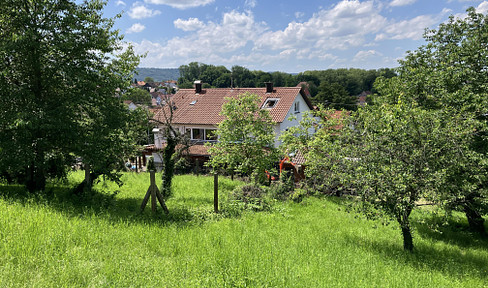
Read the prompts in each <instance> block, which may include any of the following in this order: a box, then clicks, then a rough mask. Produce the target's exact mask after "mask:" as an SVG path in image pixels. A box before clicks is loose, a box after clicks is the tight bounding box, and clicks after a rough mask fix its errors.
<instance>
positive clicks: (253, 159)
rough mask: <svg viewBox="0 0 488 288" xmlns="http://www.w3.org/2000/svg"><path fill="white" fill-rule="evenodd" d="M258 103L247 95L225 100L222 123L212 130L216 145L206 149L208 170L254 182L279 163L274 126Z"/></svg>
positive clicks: (267, 112)
mask: <svg viewBox="0 0 488 288" xmlns="http://www.w3.org/2000/svg"><path fill="white" fill-rule="evenodd" d="M259 103H260V98H259V96H257V95H255V94H250V93H248V92H246V93H244V94H241V95H239V96H238V97H237V98H229V99H227V102H226V103H225V104H224V105H223V106H222V112H221V114H222V115H223V116H225V119H224V120H223V121H222V122H221V123H220V124H219V126H218V129H217V130H216V135H217V136H218V139H219V141H218V142H215V143H212V144H211V145H209V146H210V148H209V153H210V155H211V157H210V160H209V162H208V165H209V166H210V167H212V168H213V169H215V170H218V169H224V170H227V171H230V172H231V173H233V172H238V173H242V174H244V175H249V176H252V177H253V179H254V180H255V181H256V182H257V181H259V180H260V178H261V176H264V171H265V170H267V169H268V170H269V169H270V168H272V166H273V163H274V162H275V161H277V160H279V159H278V155H277V151H276V148H275V147H274V141H275V133H274V128H273V125H274V122H273V121H272V119H271V115H270V114H269V111H267V110H265V109H260V107H259Z"/></svg>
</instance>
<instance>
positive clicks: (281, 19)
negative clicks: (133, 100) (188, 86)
mask: <svg viewBox="0 0 488 288" xmlns="http://www.w3.org/2000/svg"><path fill="white" fill-rule="evenodd" d="M470 6H473V7H475V8H477V9H478V11H479V12H482V13H487V11H488V1H476V0H371V1H366V0H361V1H360V0H343V1H337V0H335V1H331V0H322V1H319V0H300V1H297V0H280V1H272V0H109V2H108V4H107V6H106V8H105V11H104V13H105V16H107V17H111V16H113V15H115V14H116V13H121V12H123V14H122V17H121V18H120V19H118V20H117V22H116V28H117V29H120V31H121V32H122V33H123V34H125V41H127V42H129V43H132V45H133V46H134V47H135V50H136V52H137V53H139V54H145V53H147V56H146V58H144V59H143V60H142V62H141V65H140V66H141V67H159V68H177V67H179V66H180V65H183V64H188V63H190V62H193V61H197V62H202V63H206V64H214V65H224V66H226V67H227V68H231V67H232V66H233V65H240V66H244V67H247V68H249V69H251V70H263V71H283V72H290V73H292V72H302V71H305V70H323V69H329V68H364V69H377V68H382V67H395V66H397V59H400V58H402V57H403V56H404V55H405V51H407V50H414V49H416V47H418V46H419V45H422V44H423V43H424V42H423V40H422V34H423V32H424V29H425V28H426V27H429V28H435V27H436V26H437V25H438V24H439V23H441V22H444V21H446V20H447V19H448V17H449V15H456V16H459V17H462V16H463V13H465V10H466V9H467V8H468V7H470Z"/></svg>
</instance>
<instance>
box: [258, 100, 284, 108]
mask: <svg viewBox="0 0 488 288" xmlns="http://www.w3.org/2000/svg"><path fill="white" fill-rule="evenodd" d="M278 100H280V99H278V98H268V99H266V101H265V102H264V104H263V107H262V108H263V109H271V108H273V107H275V106H276V104H277V103H278Z"/></svg>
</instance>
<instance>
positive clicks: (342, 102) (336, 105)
mask: <svg viewBox="0 0 488 288" xmlns="http://www.w3.org/2000/svg"><path fill="white" fill-rule="evenodd" d="M318 91H319V92H318V93H317V95H316V96H315V97H313V98H312V101H313V103H314V104H315V105H318V104H322V105H324V106H326V107H328V108H330V109H337V110H339V109H345V110H356V109H357V106H358V104H357V102H358V98H357V95H354V96H350V95H349V94H348V92H347V91H346V89H344V87H343V86H341V85H340V84H338V83H328V82H325V81H323V82H322V83H320V86H319V88H318Z"/></svg>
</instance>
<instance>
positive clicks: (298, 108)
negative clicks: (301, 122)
mask: <svg viewBox="0 0 488 288" xmlns="http://www.w3.org/2000/svg"><path fill="white" fill-rule="evenodd" d="M295 113H300V102H298V101H297V102H295Z"/></svg>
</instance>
